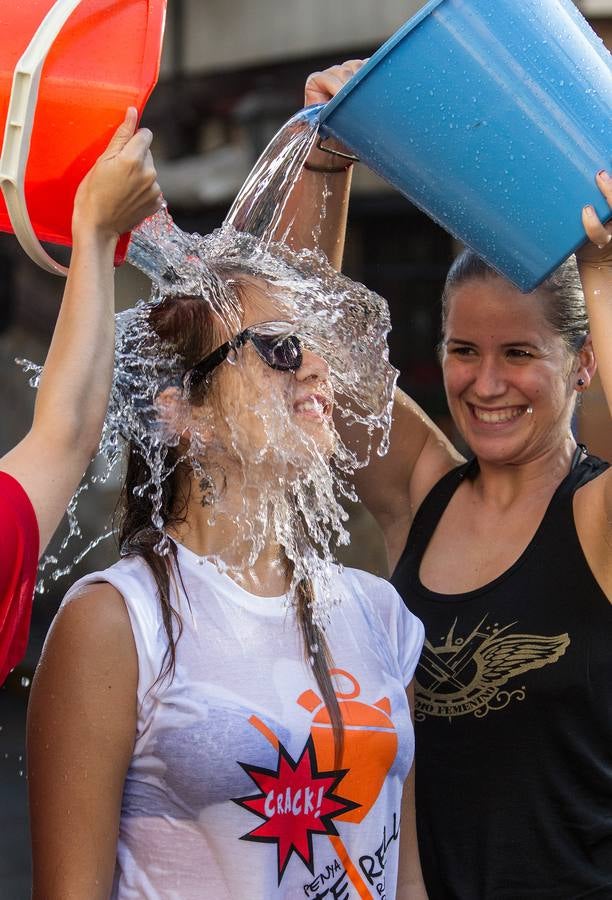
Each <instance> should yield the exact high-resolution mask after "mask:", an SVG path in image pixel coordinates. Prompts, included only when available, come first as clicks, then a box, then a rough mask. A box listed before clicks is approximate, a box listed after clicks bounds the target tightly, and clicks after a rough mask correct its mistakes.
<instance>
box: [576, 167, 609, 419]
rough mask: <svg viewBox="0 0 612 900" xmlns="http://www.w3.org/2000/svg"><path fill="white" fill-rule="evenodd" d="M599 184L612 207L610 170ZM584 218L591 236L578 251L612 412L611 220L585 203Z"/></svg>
mask: <svg viewBox="0 0 612 900" xmlns="http://www.w3.org/2000/svg"><path fill="white" fill-rule="evenodd" d="M597 184H598V185H599V187H600V189H601V192H602V194H603V195H604V197H605V198H606V200H607V201H608V204H609V205H610V206H611V207H612V178H611V177H610V175H608V173H607V172H600V173H598V175H597ZM582 221H583V224H584V227H585V230H586V233H587V234H588V236H589V238H590V239H591V243H590V244H586V245H585V246H584V247H583V248H582V249H581V250H580V251H579V252H578V253H577V254H576V258H577V260H578V270H579V272H580V278H581V281H582V286H583V288H584V296H585V299H586V305H587V310H588V313H589V324H590V329H591V337H592V339H593V349H594V350H595V357H596V359H597V368H598V371H599V375H600V378H601V383H602V387H603V390H604V394H605V397H606V401H607V404H608V409H609V410H610V414H611V415H612V353H611V352H610V336H611V335H612V223H609V224H608V225H603V224H602V223H601V222H600V221H599V219H598V217H597V213H596V212H595V210H594V208H593V207H592V206H586V207H585V208H584V210H583V213H582Z"/></svg>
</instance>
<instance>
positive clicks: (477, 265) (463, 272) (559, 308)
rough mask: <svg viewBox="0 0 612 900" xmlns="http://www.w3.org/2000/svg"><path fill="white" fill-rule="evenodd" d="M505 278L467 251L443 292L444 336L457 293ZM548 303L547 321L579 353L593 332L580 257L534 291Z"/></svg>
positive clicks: (452, 267) (459, 259)
mask: <svg viewBox="0 0 612 900" xmlns="http://www.w3.org/2000/svg"><path fill="white" fill-rule="evenodd" d="M486 278H502V276H501V275H499V274H498V273H497V272H496V271H495V270H494V269H492V268H491V266H489V265H488V264H487V263H486V262H484V260H482V259H481V258H480V257H479V256H477V255H476V253H474V251H473V250H469V249H466V250H463V251H462V253H460V254H459V256H458V257H457V258H456V259H455V261H454V262H453V264H452V265H451V267H450V269H449V272H448V275H447V276H446V282H445V284H444V291H443V293H442V335H443V336H444V331H445V328H446V320H447V317H448V304H449V300H450V297H451V296H452V293H453V291H454V290H455V289H456V288H458V287H459V286H460V285H462V284H465V283H466V282H468V281H471V280H472V279H481V280H484V279H486ZM532 293H533V295H534V296H536V295H537V296H541V297H543V298H544V299H545V300H546V301H547V302H546V304H545V307H544V313H545V316H546V320H547V322H548V324H549V325H550V327H551V328H552V329H553V331H554V332H556V334H558V335H559V336H560V337H562V338H563V340H564V341H565V344H566V346H567V348H568V350H569V351H570V352H571V353H577V352H578V351H579V350H580V348H581V347H582V345H583V344H584V341H585V339H586V337H587V335H588V333H589V319H588V315H587V310H586V304H585V300H584V293H583V290H582V284H581V282H580V276H579V274H578V266H577V265H576V257H575V256H570V257H569V259H566V260H565V262H564V263H562V264H561V265H560V266H559V267H558V268H557V269H555V271H554V272H553V273H552V275H549V277H548V278H547V279H546V280H545V281H543V282H542V284H541V285H540V286H539V287H538V288H536V290H535V291H533V292H532Z"/></svg>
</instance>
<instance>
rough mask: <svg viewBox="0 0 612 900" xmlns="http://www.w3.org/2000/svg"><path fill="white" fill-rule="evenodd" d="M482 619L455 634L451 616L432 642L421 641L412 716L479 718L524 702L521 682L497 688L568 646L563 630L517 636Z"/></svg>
mask: <svg viewBox="0 0 612 900" xmlns="http://www.w3.org/2000/svg"><path fill="white" fill-rule="evenodd" d="M486 621H487V617H486V616H485V618H484V619H482V621H481V622H480V623H479V624H478V625H477V626H476V628H474V629H473V631H471V632H470V633H469V634H468V635H467V637H461V636H457V635H456V627H457V619H455V621H454V623H453V625H452V628H451V629H450V631H449V632H448V634H447V635H446V637H442V639H441V643H440V644H438V645H435V646H434V645H433V644H432V643H431V641H429V640H426V641H425V644H424V647H423V652H422V654H421V659H420V661H419V665H418V667H417V670H416V673H415V718H416V720H417V721H419V722H422V721H424V719H426V718H427V716H435V717H438V718H440V717H447V718H448V719H449V721H451V720H452V718H453V717H454V716H465V715H468V714H470V713H473V714H474V715H475V716H476V717H478V718H482V717H483V716H486V715H487V714H488V713H489V712H491V711H493V710H500V709H503V708H504V707H506V706H507V705H508V704H509V703H510V701H511V700H524V699H525V696H526V692H525V688H524V687H523V686H521V687H519V688H516V689H515V690H502V687H503V686H504V685H505V684H507V683H508V682H509V681H510V680H511V679H512V678H516V677H517V676H518V675H522V674H523V673H524V672H528V671H530V670H531V669H541V668H542V667H543V666H549V665H551V664H552V663H556V662H558V661H559V659H560V658H561V657H562V656H563V654H564V653H565V651H566V650H567V648H568V647H569V644H570V637H569V634H558V635H551V636H542V635H536V634H520V633H517V632H512V631H511V630H510V629H512V628H514V626H515V625H516V624H517V623H516V622H512V623H511V624H510V625H506V626H504V627H500V626H499V625H498V624H497V623H492V624H491V623H489V624H486Z"/></svg>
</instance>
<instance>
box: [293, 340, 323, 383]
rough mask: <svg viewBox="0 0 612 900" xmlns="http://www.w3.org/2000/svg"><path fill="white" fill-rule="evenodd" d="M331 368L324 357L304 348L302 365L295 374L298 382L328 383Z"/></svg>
mask: <svg viewBox="0 0 612 900" xmlns="http://www.w3.org/2000/svg"><path fill="white" fill-rule="evenodd" d="M329 374H330V371H329V366H328V365H327V363H326V362H325V360H324V359H323V357H322V356H319V355H318V354H317V353H314V352H313V351H312V350H308V349H307V348H306V347H302V365H301V366H300V368H299V369H298V370H297V372H296V373H295V377H296V378H297V380H298V381H327V379H328V378H329Z"/></svg>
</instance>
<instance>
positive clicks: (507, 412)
mask: <svg viewBox="0 0 612 900" xmlns="http://www.w3.org/2000/svg"><path fill="white" fill-rule="evenodd" d="M467 405H468V407H469V409H470V412H471V414H472V417H473V418H474V419H475V420H476V421H477V422H479V423H480V424H483V425H507V424H508V423H509V422H515V421H516V420H517V419H520V418H521V417H522V416H524V415H525V414H526V413H532V412H533V409H532V407H531V406H526V405H525V406H500V407H495V408H489V407H484V406H476V404H474V403H468V404H467Z"/></svg>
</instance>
